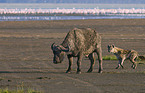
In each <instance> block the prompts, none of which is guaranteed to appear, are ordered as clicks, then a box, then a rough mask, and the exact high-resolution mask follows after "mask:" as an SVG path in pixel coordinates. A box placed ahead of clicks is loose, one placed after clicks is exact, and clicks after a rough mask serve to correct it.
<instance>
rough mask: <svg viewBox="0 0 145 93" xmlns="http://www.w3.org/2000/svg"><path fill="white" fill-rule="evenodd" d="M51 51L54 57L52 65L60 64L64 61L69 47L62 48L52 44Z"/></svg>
mask: <svg viewBox="0 0 145 93" xmlns="http://www.w3.org/2000/svg"><path fill="white" fill-rule="evenodd" d="M51 49H52V51H53V54H54V57H53V63H54V64H57V63H61V62H62V61H63V59H64V55H65V52H69V47H68V46H67V47H63V46H62V45H56V44H55V43H53V44H52V45H51Z"/></svg>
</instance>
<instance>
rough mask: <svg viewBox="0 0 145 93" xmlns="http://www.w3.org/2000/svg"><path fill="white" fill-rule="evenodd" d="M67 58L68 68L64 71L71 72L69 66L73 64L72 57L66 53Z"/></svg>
mask: <svg viewBox="0 0 145 93" xmlns="http://www.w3.org/2000/svg"><path fill="white" fill-rule="evenodd" d="M67 57H68V60H69V66H68V69H67V71H66V73H70V72H71V67H72V64H73V57H72V56H70V55H68V56H67Z"/></svg>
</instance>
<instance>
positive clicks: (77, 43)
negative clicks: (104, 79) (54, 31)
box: [51, 28, 102, 73]
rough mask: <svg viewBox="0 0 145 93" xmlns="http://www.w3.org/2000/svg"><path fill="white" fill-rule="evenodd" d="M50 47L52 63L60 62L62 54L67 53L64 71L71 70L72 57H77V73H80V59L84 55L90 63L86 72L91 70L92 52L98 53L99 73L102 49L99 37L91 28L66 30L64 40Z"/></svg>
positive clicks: (92, 65)
mask: <svg viewBox="0 0 145 93" xmlns="http://www.w3.org/2000/svg"><path fill="white" fill-rule="evenodd" d="M51 49H52V51H53V54H54V58H53V63H55V64H57V63H61V62H62V61H63V58H64V55H65V54H67V57H68V60H69V67H68V69H67V71H66V73H70V72H71V66H72V62H73V57H77V58H78V60H77V73H81V61H82V58H83V55H84V56H87V57H88V58H89V59H90V61H91V65H90V68H89V70H88V72H92V71H93V67H94V61H95V59H94V52H96V53H97V55H98V60H99V71H98V72H99V73H101V72H102V49H101V37H100V35H99V34H98V33H97V32H96V31H95V30H93V29H90V28H86V29H78V28H74V29H72V30H71V31H69V32H68V34H67V35H66V37H65V39H64V41H63V42H62V44H60V45H56V44H54V43H53V44H52V46H51Z"/></svg>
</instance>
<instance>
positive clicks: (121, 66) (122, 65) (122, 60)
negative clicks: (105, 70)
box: [120, 58, 125, 68]
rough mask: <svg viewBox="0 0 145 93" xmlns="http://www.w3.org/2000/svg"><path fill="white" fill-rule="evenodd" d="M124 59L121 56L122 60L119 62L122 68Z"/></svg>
mask: <svg viewBox="0 0 145 93" xmlns="http://www.w3.org/2000/svg"><path fill="white" fill-rule="evenodd" d="M124 60H125V58H122V61H121V64H120V65H121V67H122V68H124V67H123V62H124Z"/></svg>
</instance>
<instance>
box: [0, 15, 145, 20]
mask: <svg viewBox="0 0 145 93" xmlns="http://www.w3.org/2000/svg"><path fill="white" fill-rule="evenodd" d="M144 18H145V14H128V15H127V14H126V15H106V16H99V15H93V16H91V15H90V16H88V15H86V16H85V15H84V16H0V21H29V20H85V19H144Z"/></svg>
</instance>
